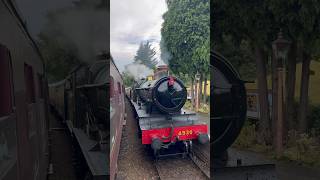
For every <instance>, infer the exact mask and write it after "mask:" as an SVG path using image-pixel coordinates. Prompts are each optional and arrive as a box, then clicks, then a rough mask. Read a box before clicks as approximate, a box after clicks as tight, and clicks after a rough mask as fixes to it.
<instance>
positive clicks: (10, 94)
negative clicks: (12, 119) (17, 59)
mask: <svg viewBox="0 0 320 180" xmlns="http://www.w3.org/2000/svg"><path fill="white" fill-rule="evenodd" d="M1 52H3V53H4V58H3V59H4V61H1V62H0V64H2V63H3V65H4V66H3V65H1V66H0V76H1V77H8V80H7V82H5V79H4V80H3V81H4V82H1V77H0V84H1V86H2V85H3V84H4V83H7V88H8V89H7V91H3V92H1V95H3V94H4V97H7V100H6V101H4V100H3V99H2V100H1V102H0V107H2V106H3V107H5V106H7V107H6V108H7V110H2V108H1V109H0V117H5V116H9V115H10V114H11V113H13V109H14V107H15V98H14V84H13V74H12V58H11V54H10V50H9V49H8V48H7V47H6V46H4V45H1V44H0V53H1ZM0 60H1V59H0ZM5 61H7V62H5ZM5 66H6V67H5ZM2 68H3V69H2ZM5 74H6V75H5ZM2 87H5V86H2ZM3 89H4V88H3ZM3 89H2V90H3ZM4 92H7V93H4ZM6 104H8V105H6Z"/></svg>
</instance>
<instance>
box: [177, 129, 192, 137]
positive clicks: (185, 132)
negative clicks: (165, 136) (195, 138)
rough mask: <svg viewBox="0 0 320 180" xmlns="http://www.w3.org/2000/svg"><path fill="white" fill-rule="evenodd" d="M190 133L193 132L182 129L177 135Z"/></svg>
mask: <svg viewBox="0 0 320 180" xmlns="http://www.w3.org/2000/svg"><path fill="white" fill-rule="evenodd" d="M192 133H193V132H192V130H183V131H179V132H178V135H179V136H184V135H191V134H192Z"/></svg>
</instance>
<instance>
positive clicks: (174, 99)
mask: <svg viewBox="0 0 320 180" xmlns="http://www.w3.org/2000/svg"><path fill="white" fill-rule="evenodd" d="M154 79H155V80H145V79H143V80H142V81H140V82H137V83H136V85H135V86H134V87H133V92H131V93H133V95H132V96H129V97H131V103H132V105H133V107H134V109H135V112H136V118H137V120H138V123H139V128H140V135H141V139H142V144H145V145H151V147H152V149H153V150H154V154H155V156H156V157H161V156H168V155H176V154H182V155H186V154H188V153H189V152H191V151H192V141H194V140H197V141H199V142H200V143H202V144H204V143H208V142H209V136H208V126H207V124H205V123H203V122H201V121H199V120H198V119H197V114H196V113H195V112H192V111H188V110H185V109H183V105H184V104H185V102H186V99H187V91H186V88H185V86H184V85H183V83H182V81H180V80H179V79H178V78H176V77H173V76H168V67H167V66H160V67H158V69H157V70H156V72H155V73H154Z"/></svg>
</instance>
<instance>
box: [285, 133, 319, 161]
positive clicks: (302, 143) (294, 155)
mask: <svg viewBox="0 0 320 180" xmlns="http://www.w3.org/2000/svg"><path fill="white" fill-rule="evenodd" d="M288 134H289V135H288V143H287V146H286V148H285V150H284V153H283V157H282V159H284V160H291V161H297V162H300V163H303V164H306V165H311V166H318V167H319V166H320V163H319V162H320V144H319V142H318V140H317V138H316V137H314V136H311V135H308V134H299V133H298V132H297V131H295V130H291V131H289V133H288Z"/></svg>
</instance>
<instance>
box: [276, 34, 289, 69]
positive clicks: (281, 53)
mask: <svg viewBox="0 0 320 180" xmlns="http://www.w3.org/2000/svg"><path fill="white" fill-rule="evenodd" d="M290 44H291V42H290V41H288V40H286V39H284V38H283V34H282V31H281V30H280V32H279V33H278V38H277V39H276V40H275V41H273V43H272V49H273V52H274V56H275V58H276V59H277V60H279V61H278V67H282V66H283V63H284V62H283V61H284V60H285V59H286V57H287V53H288V51H289V48H290Z"/></svg>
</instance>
